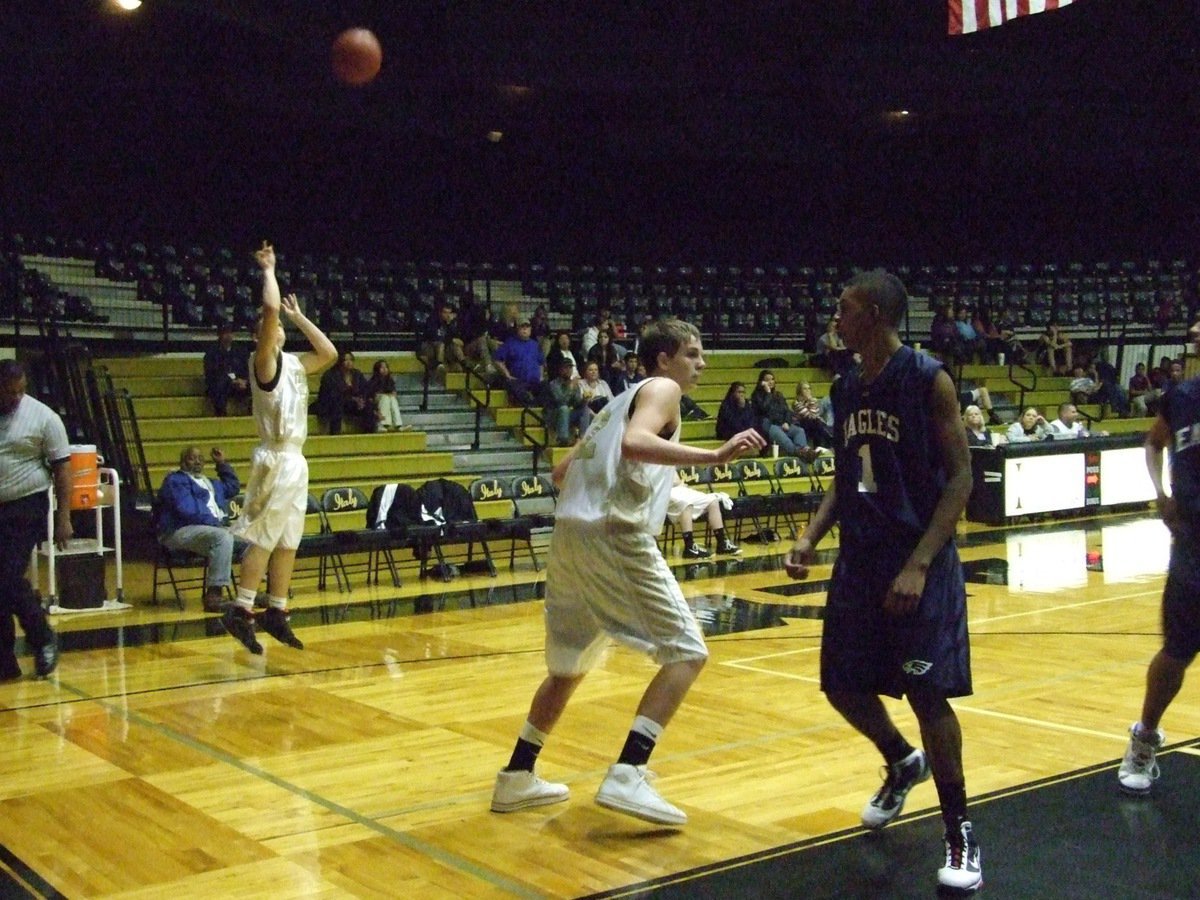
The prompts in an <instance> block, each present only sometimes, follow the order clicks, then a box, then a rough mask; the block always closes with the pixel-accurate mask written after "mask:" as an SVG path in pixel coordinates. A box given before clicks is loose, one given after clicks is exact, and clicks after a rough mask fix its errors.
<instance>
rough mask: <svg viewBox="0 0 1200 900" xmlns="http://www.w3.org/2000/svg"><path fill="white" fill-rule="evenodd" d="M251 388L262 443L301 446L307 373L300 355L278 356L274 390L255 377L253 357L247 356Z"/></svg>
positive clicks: (305, 421)
mask: <svg viewBox="0 0 1200 900" xmlns="http://www.w3.org/2000/svg"><path fill="white" fill-rule="evenodd" d="M250 372H251V378H250V389H251V392H252V398H253V409H254V424H255V425H256V426H257V427H258V438H259V440H261V441H262V442H263V443H264V444H295V445H297V446H303V444H304V440H305V438H307V437H308V373H307V372H305V371H304V364H303V363H302V362H300V358H299V357H298V356H296V355H295V354H292V353H282V354H280V357H279V380H278V382H277V383H276V385H275V390H273V391H264V390H263V389H262V388H260V387H259V386H258V379H257V378H256V377H254V375H253V372H254V359H253V357H251V359H250Z"/></svg>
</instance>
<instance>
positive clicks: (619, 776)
mask: <svg viewBox="0 0 1200 900" xmlns="http://www.w3.org/2000/svg"><path fill="white" fill-rule="evenodd" d="M648 777H650V778H652V777H653V775H652V774H651V773H650V772H649V771H648V770H647V769H646V767H645V766H631V765H627V764H625V763H615V764H614V765H612V766H610V767H609V770H608V775H607V776H606V777H605V779H604V781H603V782H602V783H601V785H600V790H599V791H597V792H596V802H597V803H598V804H600V805H601V806H603V807H606V808H608V809H615V810H616V811H617V812H623V813H626V814H627V815H631V816H635V817H636V818H639V819H645V820H646V821H647V822H656V823H658V824H659V825H683V824H684V823H686V822H687V814H686V813H685V812H684V811H683V810H681V809H678V808H676V807H674V806H672V805H671V804H670V803H668V802H667V801H666V800H664V799H663V798H662V797H661V796H659V793H658V791H656V790H655V789H654V788H652V787H651V786H650V783H649V782H648V781H647V780H646V779H647V778H648Z"/></svg>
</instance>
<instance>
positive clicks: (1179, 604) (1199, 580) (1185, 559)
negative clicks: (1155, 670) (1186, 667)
mask: <svg viewBox="0 0 1200 900" xmlns="http://www.w3.org/2000/svg"><path fill="white" fill-rule="evenodd" d="M1162 630H1163V652H1165V653H1166V654H1167V656H1170V657H1171V658H1172V659H1178V660H1180V661H1182V662H1191V660H1192V659H1193V658H1194V657H1195V655H1196V654H1197V653H1198V652H1200V541H1197V540H1196V539H1194V538H1192V537H1190V536H1179V537H1176V538H1175V539H1174V540H1173V541H1172V542H1171V562H1170V564H1169V565H1168V567H1167V583H1166V585H1165V586H1164V587H1163V599H1162Z"/></svg>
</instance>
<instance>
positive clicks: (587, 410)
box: [578, 345, 613, 435]
mask: <svg viewBox="0 0 1200 900" xmlns="http://www.w3.org/2000/svg"><path fill="white" fill-rule="evenodd" d="M597 346H598V345H597ZM579 395H580V396H581V397H582V398H583V406H582V407H581V408H580V410H579V416H578V424H579V433H580V434H581V435H582V434H583V433H584V432H585V431H587V430H588V426H589V425H591V424H592V418H593V417H594V416H595V415H596V413H598V412H600V410H602V409H604V407H605V405H606V404H607V403H608V401H609V400H611V399H612V398H613V392H612V388H610V387H609V386H608V382H607V381H605V380H604V379H603V378H601V377H600V366H599V364H598V363H596V362H595V361H591V362H586V363H584V364H583V379H582V380H581V381H580V382H579Z"/></svg>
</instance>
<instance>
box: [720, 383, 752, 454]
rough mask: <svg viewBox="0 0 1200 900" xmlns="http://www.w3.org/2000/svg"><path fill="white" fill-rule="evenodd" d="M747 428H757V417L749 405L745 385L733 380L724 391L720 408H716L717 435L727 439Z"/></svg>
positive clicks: (724, 439)
mask: <svg viewBox="0 0 1200 900" xmlns="http://www.w3.org/2000/svg"><path fill="white" fill-rule="evenodd" d="M747 428H758V417H757V416H756V415H755V414H754V407H753V406H751V405H750V399H749V396H748V395H747V391H746V385H745V384H743V383H742V382H740V381H734V382H732V383H731V384H730V385H729V390H727V391H726V392H725V399H724V400H722V401H721V408H720V409H719V410H717V437H718V438H720V439H721V440H723V441H727V440H729V439H730V438H731V437H733V436H734V435H735V434H740V433H741V432H743V431H745V430H746V429H747Z"/></svg>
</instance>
